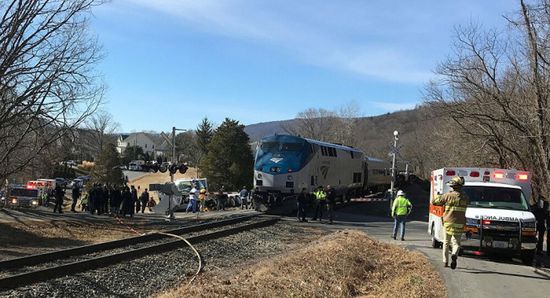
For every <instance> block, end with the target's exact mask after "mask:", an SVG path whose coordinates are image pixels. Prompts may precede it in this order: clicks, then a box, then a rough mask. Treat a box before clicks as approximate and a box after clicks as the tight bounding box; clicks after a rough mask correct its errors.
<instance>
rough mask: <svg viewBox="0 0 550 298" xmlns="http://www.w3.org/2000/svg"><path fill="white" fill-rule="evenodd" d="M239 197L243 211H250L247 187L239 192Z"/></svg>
mask: <svg viewBox="0 0 550 298" xmlns="http://www.w3.org/2000/svg"><path fill="white" fill-rule="evenodd" d="M239 197H240V198H241V209H248V189H246V186H243V188H242V189H241V192H239Z"/></svg>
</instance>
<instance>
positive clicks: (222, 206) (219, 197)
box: [216, 185, 225, 210]
mask: <svg viewBox="0 0 550 298" xmlns="http://www.w3.org/2000/svg"><path fill="white" fill-rule="evenodd" d="M224 190H225V188H224V187H223V185H222V187H221V188H220V190H219V191H218V194H217V195H216V200H217V201H218V210H225V194H224V193H223V191H224Z"/></svg>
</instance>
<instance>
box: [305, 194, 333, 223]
mask: <svg viewBox="0 0 550 298" xmlns="http://www.w3.org/2000/svg"><path fill="white" fill-rule="evenodd" d="M311 197H313V200H310V198H311ZM297 204H298V206H297V207H298V213H297V218H298V221H303V222H307V219H306V213H307V211H308V209H309V208H310V207H311V208H312V210H314V211H313V217H312V218H311V220H312V221H315V220H317V219H319V222H322V221H323V211H326V212H325V214H326V217H327V219H328V221H329V224H332V223H333V220H334V206H335V205H336V191H335V190H334V188H332V187H331V186H330V185H327V187H326V188H324V187H323V186H319V187H318V188H317V190H315V191H314V192H313V193H311V194H310V193H308V192H307V190H306V189H305V188H302V190H301V191H300V193H299V194H298V196H297Z"/></svg>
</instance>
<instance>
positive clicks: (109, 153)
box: [92, 144, 124, 185]
mask: <svg viewBox="0 0 550 298" xmlns="http://www.w3.org/2000/svg"><path fill="white" fill-rule="evenodd" d="M119 166H120V158H119V156H118V152H117V151H116V147H115V145H113V144H105V147H104V148H103V151H102V152H101V154H100V155H99V158H98V159H97V161H96V164H95V166H94V169H93V170H92V182H94V183H96V182H97V183H109V184H114V185H120V184H122V183H124V174H123V173H122V170H121V169H120V167H119Z"/></svg>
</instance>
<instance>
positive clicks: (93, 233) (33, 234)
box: [0, 220, 162, 260]
mask: <svg viewBox="0 0 550 298" xmlns="http://www.w3.org/2000/svg"><path fill="white" fill-rule="evenodd" d="M129 226H131V227H134V228H136V229H139V231H147V230H149V229H150V230H156V229H161V228H162V227H159V226H136V225H135V224H130V225H129ZM0 231H2V232H1V233H0V243H1V245H0V260H5V259H11V258H16V257H22V256H25V255H30V254H37V253H44V252H48V251H53V250H59V249H63V248H69V247H74V246H80V245H87V244H93V243H99V242H105V241H111V240H116V239H121V238H126V237H131V236H135V235H136V234H135V232H133V231H132V230H130V229H129V227H128V226H127V225H123V224H117V223H111V222H105V223H97V222H94V223H91V222H87V221H81V222H77V221H64V220H57V221H20V222H13V223H0Z"/></svg>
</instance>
